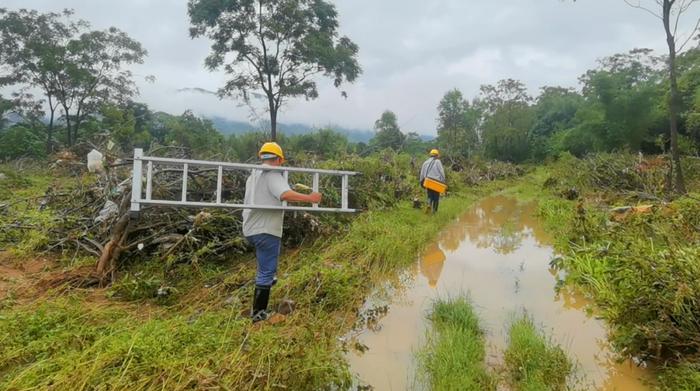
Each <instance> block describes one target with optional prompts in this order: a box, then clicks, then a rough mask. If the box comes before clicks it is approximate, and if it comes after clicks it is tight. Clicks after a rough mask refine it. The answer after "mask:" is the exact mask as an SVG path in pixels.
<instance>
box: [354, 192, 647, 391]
mask: <svg viewBox="0 0 700 391" xmlns="http://www.w3.org/2000/svg"><path fill="white" fill-rule="evenodd" d="M535 213H536V204H535V203H520V202H518V201H517V200H516V199H515V198H510V197H506V196H493V197H490V198H487V199H484V200H482V201H481V202H480V203H478V204H477V205H476V206H475V207H474V208H472V209H471V210H470V211H469V212H468V213H466V214H464V215H462V216H461V217H460V218H459V219H458V220H457V221H455V222H454V223H453V224H451V225H450V226H448V227H447V228H446V229H445V230H443V231H442V232H441V233H439V235H438V238H437V240H436V242H434V243H433V244H432V245H431V246H429V247H428V249H427V250H426V252H425V253H424V254H423V256H422V257H421V258H420V260H419V261H418V262H417V263H416V264H415V265H414V266H413V267H411V268H410V269H409V270H407V271H406V272H404V273H402V274H401V275H400V276H398V277H397V278H398V280H397V281H391V282H388V283H387V286H386V287H385V288H384V289H381V290H380V292H377V293H376V294H375V295H373V296H372V297H371V298H370V299H369V300H368V301H367V303H366V308H365V309H366V310H369V313H371V314H373V316H371V319H370V320H369V321H368V322H367V324H368V326H367V327H364V328H362V329H361V330H356V331H355V332H353V333H352V334H351V335H349V336H348V337H347V338H348V339H351V340H352V341H353V343H354V345H355V346H358V347H359V349H353V350H352V351H351V352H349V353H348V354H347V359H348V362H349V364H350V369H351V371H352V373H353V374H354V375H355V376H356V382H357V384H358V385H371V386H372V387H373V389H374V390H406V389H423V387H422V386H421V385H420V384H419V382H418V381H417V380H416V379H417V376H416V362H415V352H416V351H417V350H418V349H420V347H421V346H422V344H423V343H424V340H425V334H426V331H427V327H429V326H430V324H429V321H428V320H427V319H426V315H427V313H428V311H429V310H430V306H431V303H432V301H433V300H434V299H435V298H436V297H438V296H440V297H446V296H455V295H460V294H469V296H470V297H471V300H472V302H473V304H474V306H475V309H476V312H477V313H478V314H479V317H480V319H481V324H482V327H484V328H485V330H486V334H487V344H488V347H487V349H488V352H487V360H488V364H489V365H490V366H493V367H496V366H498V365H500V363H501V359H502V357H501V355H502V352H503V350H504V349H505V347H506V343H507V340H506V338H507V332H508V325H509V324H510V321H511V319H512V318H513V317H514V315H515V314H518V313H522V312H523V311H525V312H527V313H528V314H529V315H530V316H532V318H533V319H534V321H535V324H537V325H539V326H541V328H542V329H543V330H545V331H546V332H547V334H548V335H550V336H551V337H552V338H553V339H554V341H556V342H558V343H559V344H561V346H562V347H563V348H564V350H565V351H567V352H568V354H569V356H570V357H572V358H573V359H574V360H575V361H576V362H577V365H578V373H577V377H578V378H580V380H579V382H578V383H577V384H578V385H579V386H581V385H584V387H585V388H587V389H597V390H604V391H612V390H625V391H628V390H629V391H636V390H647V389H648V387H647V386H645V385H644V381H645V380H648V379H650V378H651V375H650V373H648V372H649V371H647V370H645V369H643V368H639V367H637V366H636V365H634V364H633V363H631V362H629V361H627V362H623V363H616V362H615V361H614V360H613V355H612V353H611V352H610V348H609V346H608V344H607V340H606V329H605V324H604V323H603V321H601V320H599V319H596V318H595V316H593V315H592V314H590V311H587V309H586V307H587V304H589V303H588V301H587V300H586V299H585V298H584V297H582V296H581V295H578V294H577V293H576V292H573V291H570V290H562V291H561V292H559V293H557V292H556V291H555V285H556V281H557V277H556V272H555V271H554V270H552V269H550V267H549V262H550V260H551V259H552V257H553V256H554V255H555V253H554V249H553V248H552V246H551V242H552V240H551V239H552V238H551V237H550V236H549V235H548V234H547V232H545V230H544V229H543V227H542V226H541V224H540V223H539V221H538V220H537V218H536V215H535Z"/></svg>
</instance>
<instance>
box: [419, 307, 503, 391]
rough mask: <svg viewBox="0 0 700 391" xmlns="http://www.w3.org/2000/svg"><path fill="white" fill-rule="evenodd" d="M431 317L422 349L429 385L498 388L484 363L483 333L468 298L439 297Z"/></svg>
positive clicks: (435, 387)
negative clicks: (426, 338) (428, 332)
mask: <svg viewBox="0 0 700 391" xmlns="http://www.w3.org/2000/svg"><path fill="white" fill-rule="evenodd" d="M430 320H431V321H432V324H433V330H432V332H431V333H430V335H429V336H428V342H427V344H426V346H425V347H424V348H423V350H422V351H421V352H420V353H419V362H420V366H421V369H422V370H423V371H425V374H426V376H427V379H426V380H427V382H428V383H429V384H430V389H432V390H435V391H443V390H445V391H446V390H495V389H496V380H495V378H494V377H493V375H492V374H491V373H489V372H488V370H487V369H486V364H485V363H484V357H485V350H484V349H485V341H484V334H483V331H482V330H481V328H480V326H479V319H478V317H477V315H476V314H475V313H474V309H473V307H472V305H471V303H470V302H469V300H468V299H467V298H466V297H464V296H459V297H455V298H449V299H438V300H437V301H436V302H435V303H434V304H433V309H432V313H431V315H430Z"/></svg>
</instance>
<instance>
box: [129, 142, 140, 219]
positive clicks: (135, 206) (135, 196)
mask: <svg viewBox="0 0 700 391" xmlns="http://www.w3.org/2000/svg"><path fill="white" fill-rule="evenodd" d="M142 157H143V149H141V148H137V149H135V150H134V168H133V171H132V175H131V211H132V212H138V211H140V210H141V205H140V201H141V176H142V175H143V172H142V170H143V161H142V160H141V158H142Z"/></svg>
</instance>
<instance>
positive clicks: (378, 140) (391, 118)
mask: <svg viewBox="0 0 700 391" xmlns="http://www.w3.org/2000/svg"><path fill="white" fill-rule="evenodd" d="M374 128H375V129H376V130H377V134H376V135H375V136H374V138H372V140H370V143H371V145H372V146H374V147H376V148H380V149H384V148H391V149H393V150H394V151H398V150H400V149H401V147H402V146H403V142H404V140H405V138H406V136H405V135H404V134H403V133H401V129H400V128H399V124H398V122H397V119H396V114H394V112H393V111H390V110H387V111H385V112H383V113H382V116H381V117H379V119H378V120H377V121H376V122H375V123H374Z"/></svg>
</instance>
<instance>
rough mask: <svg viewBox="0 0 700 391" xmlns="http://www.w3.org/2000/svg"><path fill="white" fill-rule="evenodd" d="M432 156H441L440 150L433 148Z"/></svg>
mask: <svg viewBox="0 0 700 391" xmlns="http://www.w3.org/2000/svg"><path fill="white" fill-rule="evenodd" d="M430 156H440V151H438V150H437V149H433V150H431V151H430Z"/></svg>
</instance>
